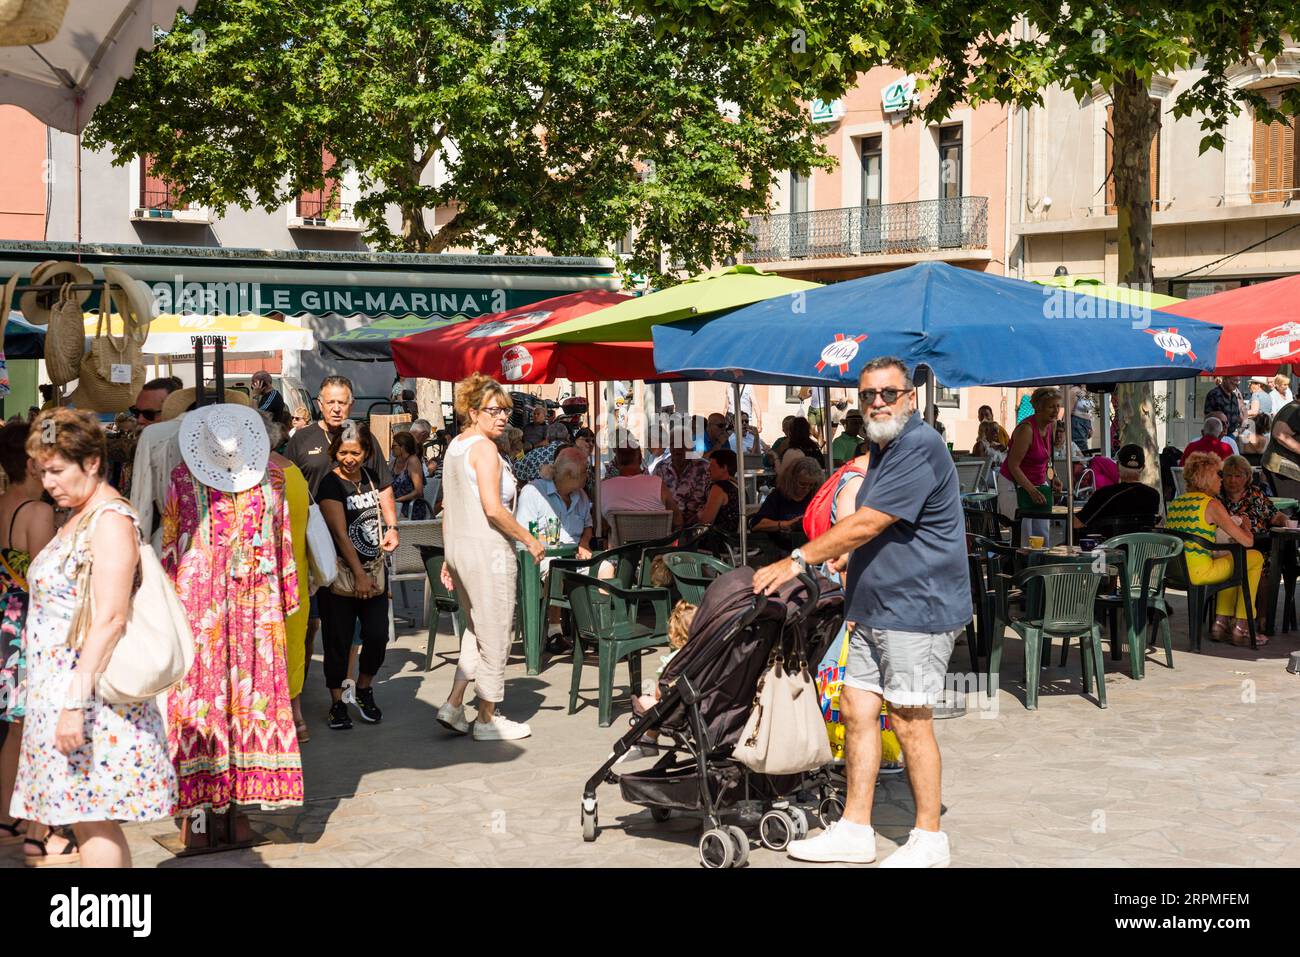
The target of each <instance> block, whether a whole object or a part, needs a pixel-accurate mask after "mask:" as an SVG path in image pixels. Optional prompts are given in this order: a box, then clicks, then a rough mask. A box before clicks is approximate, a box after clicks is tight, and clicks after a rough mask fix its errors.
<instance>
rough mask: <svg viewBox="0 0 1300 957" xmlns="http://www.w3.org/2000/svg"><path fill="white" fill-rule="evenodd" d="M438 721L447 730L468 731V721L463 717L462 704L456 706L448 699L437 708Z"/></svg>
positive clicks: (459, 732)
mask: <svg viewBox="0 0 1300 957" xmlns="http://www.w3.org/2000/svg"><path fill="white" fill-rule="evenodd" d="M438 723H439V724H440V725H442V726H443V727H444V728H446V729H447V730H448V731H455V732H456V733H457V734H468V733H469V721H468V720H466V718H465V706H464V705H461V706H460V707H459V708H457V707H455V706H453V705H452V703H451V702H450V701H444V702H443V704H442V707H441V708H439V709H438Z"/></svg>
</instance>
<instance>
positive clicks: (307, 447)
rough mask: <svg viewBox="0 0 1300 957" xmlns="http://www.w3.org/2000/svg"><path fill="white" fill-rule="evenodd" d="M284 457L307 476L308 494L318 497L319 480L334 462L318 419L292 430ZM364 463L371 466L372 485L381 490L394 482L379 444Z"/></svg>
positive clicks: (326, 435) (327, 440) (330, 468)
mask: <svg viewBox="0 0 1300 957" xmlns="http://www.w3.org/2000/svg"><path fill="white" fill-rule="evenodd" d="M284 457H285V458H287V459H288V460H289V461H290V462H292V463H293V464H294V465H296V466H298V468H299V470H300V471H301V472H302V474H303V477H304V478H306V479H307V487H308V488H309V489H311V494H312V495H314V496H315V497H316V498H317V499H319V498H320V497H321V496H320V486H321V482H322V481H324V479H325V476H327V475H329V474H330V472H332V471H333V470H334V466H335V464H336V463H335V462H334V460H333V459H331V458H330V437H329V435H328V433H326V431H325V430H324V429H322V428H321V426H320V423H319V422H313V423H312V424H311V425H305V426H303V427H302V428H301V429H299V430H298V431H297V432H295V433H294V434H293V438H291V439H290V440H289V444H288V445H287V446H285V449H284ZM365 467H366V468H367V469H369V470H370V474H371V475H372V476H373V477H374V480H375V485H376V486H378V488H379V490H380V491H383V490H384V489H386V488H388V486H390V485H392V484H393V472H392V470H391V469H390V468H389V467H388V463H387V462H386V461H384V457H383V456H382V455H381V454H380V452H379V448H378V447H376V448H375V451H374V454H373V455H371V456H370V459H369V460H368V461H367V462H366V463H365Z"/></svg>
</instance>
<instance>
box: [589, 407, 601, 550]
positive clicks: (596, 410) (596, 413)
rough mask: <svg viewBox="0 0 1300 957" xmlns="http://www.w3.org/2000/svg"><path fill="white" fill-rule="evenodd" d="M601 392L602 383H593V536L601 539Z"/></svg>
mask: <svg viewBox="0 0 1300 957" xmlns="http://www.w3.org/2000/svg"><path fill="white" fill-rule="evenodd" d="M600 390H601V383H599V382H593V383H592V390H591V391H592V400H591V408H592V413H591V424H592V430H591V434H592V435H593V436H595V438H593V439H592V444H593V445H594V446H595V452H594V455H595V458H596V464H595V465H593V466H592V468H594V469H595V470H596V473H595V478H594V479H593V481H592V485H591V490H592V491H593V492H594V493H595V497H596V501H595V502H594V503H593V504H594V506H595V509H596V516H595V521H594V522H593V523H592V526H593V527H592V535H593V536H595V537H596V538H599V537H600V535H601V528H602V526H603V525H604V522H603V521H602V520H601V519H602V518H603V516H602V515H601V511H600V482H601V478H602V477H603V476H604V470H603V469H601V467H600Z"/></svg>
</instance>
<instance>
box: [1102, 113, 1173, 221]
mask: <svg viewBox="0 0 1300 957" xmlns="http://www.w3.org/2000/svg"><path fill="white" fill-rule="evenodd" d="M1156 102H1157V103H1158V102H1159V100H1157V101H1156ZM1159 194H1160V126H1159V125H1158V124H1157V126H1156V128H1155V132H1153V133H1152V134H1151V203H1152V208H1153V209H1159V208H1160V205H1159ZM1114 214H1115V104H1113V103H1112V104H1110V105H1109V106H1107V107H1106V215H1107V216H1113V215H1114Z"/></svg>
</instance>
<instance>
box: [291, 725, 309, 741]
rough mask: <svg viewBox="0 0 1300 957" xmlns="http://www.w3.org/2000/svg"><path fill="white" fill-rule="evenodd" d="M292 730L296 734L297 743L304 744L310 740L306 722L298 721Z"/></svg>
mask: <svg viewBox="0 0 1300 957" xmlns="http://www.w3.org/2000/svg"><path fill="white" fill-rule="evenodd" d="M294 730H296V731H297V732H298V743H299V744H306V743H307V742H308V741H310V740H311V729H310V728H308V727H307V722H306V721H299V722H298V723H297V724H296V725H294Z"/></svg>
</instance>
